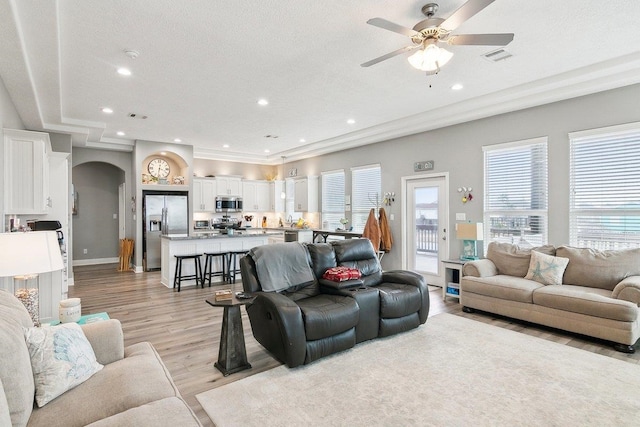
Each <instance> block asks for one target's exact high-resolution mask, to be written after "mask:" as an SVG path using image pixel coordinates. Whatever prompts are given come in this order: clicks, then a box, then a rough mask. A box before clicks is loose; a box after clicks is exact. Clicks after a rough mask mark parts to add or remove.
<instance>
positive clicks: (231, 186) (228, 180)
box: [216, 176, 242, 196]
mask: <svg viewBox="0 0 640 427" xmlns="http://www.w3.org/2000/svg"><path fill="white" fill-rule="evenodd" d="M216 184H217V186H218V196H240V195H241V194H242V180H241V179H240V178H238V177H233V176H218V177H216Z"/></svg>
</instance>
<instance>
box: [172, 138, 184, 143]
mask: <svg viewBox="0 0 640 427" xmlns="http://www.w3.org/2000/svg"><path fill="white" fill-rule="evenodd" d="M173 142H182V140H181V139H180V138H176V139H174V140H173Z"/></svg>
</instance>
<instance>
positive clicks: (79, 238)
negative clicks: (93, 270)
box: [71, 162, 125, 265]
mask: <svg viewBox="0 0 640 427" xmlns="http://www.w3.org/2000/svg"><path fill="white" fill-rule="evenodd" d="M72 176H73V178H72V181H73V186H74V191H75V195H76V197H77V200H76V205H75V213H74V214H73V215H72V228H73V232H72V236H73V245H72V248H73V249H72V254H71V255H72V257H73V265H90V264H105V263H112V262H118V255H119V253H118V252H119V234H120V232H119V224H120V222H119V220H118V218H119V215H120V214H121V206H120V204H121V200H120V199H121V195H120V192H121V190H120V186H121V184H122V183H124V182H125V173H124V171H123V170H122V169H120V168H118V167H116V166H114V165H112V164H109V163H104V162H87V163H82V164H79V165H77V166H74V167H73V173H72Z"/></svg>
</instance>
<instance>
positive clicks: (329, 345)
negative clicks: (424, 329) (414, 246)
mask: <svg viewBox="0 0 640 427" xmlns="http://www.w3.org/2000/svg"><path fill="white" fill-rule="evenodd" d="M288 244H290V243H283V244H275V245H266V246H262V247H260V250H262V251H264V250H274V251H277V250H278V248H279V247H280V246H279V245H288ZM292 244H298V243H292ZM303 247H304V248H305V251H306V255H307V260H308V262H309V265H310V267H311V269H312V271H313V276H314V280H313V281H312V282H310V283H305V284H302V285H294V286H291V287H289V288H287V289H284V290H282V291H279V292H265V291H263V289H262V285H261V283H260V280H259V278H258V277H259V274H258V271H257V270H256V262H255V260H254V257H255V252H254V251H255V249H254V250H252V251H251V252H250V253H249V254H248V255H247V256H245V257H243V258H242V259H241V260H240V268H241V272H242V284H243V288H244V291H245V292H249V293H252V294H254V295H255V299H254V300H253V301H252V302H251V304H249V305H247V313H248V315H249V320H250V322H251V329H252V331H253V336H254V337H255V338H256V340H257V341H258V342H259V343H260V344H262V345H263V346H264V347H265V348H266V349H267V350H268V351H269V352H271V353H272V354H273V355H274V356H275V357H276V358H278V359H279V360H281V361H282V362H284V363H285V364H286V365H287V366H289V367H290V368H293V367H295V366H298V365H302V364H307V363H310V362H313V361H314V360H317V359H320V358H322V357H324V356H327V355H330V354H333V353H337V352H339V351H343V350H346V349H349V348H351V347H353V346H355V344H357V343H360V342H362V341H366V340H370V339H373V338H376V337H385V336H389V335H393V334H397V333H399V332H404V331H408V330H410V329H413V328H417V327H418V326H420V325H421V324H423V323H425V322H426V320H427V316H428V314H429V293H428V291H427V284H426V282H425V280H424V278H423V277H422V276H420V275H418V274H416V273H413V272H410V271H404V270H396V271H386V272H383V271H382V268H381V266H380V261H379V260H378V257H377V256H376V253H375V251H374V249H373V246H372V244H371V242H370V241H369V240H368V239H349V240H341V241H336V242H331V243H313V244H305V245H303ZM336 266H346V267H349V268H357V269H358V270H359V271H360V272H361V274H362V278H361V279H356V280H349V281H344V282H333V281H329V280H326V279H322V276H323V274H324V272H325V271H326V270H327V269H328V268H331V267H336Z"/></svg>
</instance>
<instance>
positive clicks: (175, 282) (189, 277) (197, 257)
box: [173, 255, 204, 292]
mask: <svg viewBox="0 0 640 427" xmlns="http://www.w3.org/2000/svg"><path fill="white" fill-rule="evenodd" d="M174 256H175V257H176V272H175V274H174V275H173V289H175V288H176V285H178V292H180V284H181V282H182V281H183V280H193V279H195V281H196V288H197V287H198V284H202V287H203V288H204V279H203V278H202V264H200V255H174ZM185 259H192V260H194V268H195V270H196V272H195V274H190V275H187V276H183V275H182V261H183V260H185Z"/></svg>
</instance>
